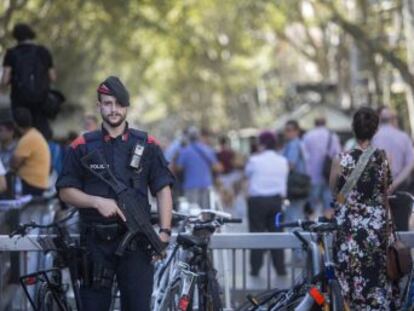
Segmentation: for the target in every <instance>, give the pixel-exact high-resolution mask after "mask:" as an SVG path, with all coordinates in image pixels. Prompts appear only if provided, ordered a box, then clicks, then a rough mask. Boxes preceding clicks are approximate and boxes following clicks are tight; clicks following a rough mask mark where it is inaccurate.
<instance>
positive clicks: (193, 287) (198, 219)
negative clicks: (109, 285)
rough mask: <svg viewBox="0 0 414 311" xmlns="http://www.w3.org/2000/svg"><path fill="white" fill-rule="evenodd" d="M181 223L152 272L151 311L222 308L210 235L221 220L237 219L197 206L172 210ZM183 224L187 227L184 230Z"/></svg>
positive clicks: (228, 221)
mask: <svg viewBox="0 0 414 311" xmlns="http://www.w3.org/2000/svg"><path fill="white" fill-rule="evenodd" d="M175 217H180V218H181V219H182V223H181V225H180V227H179V231H178V235H177V238H176V241H175V243H174V244H172V245H171V248H170V251H169V254H168V256H167V258H166V259H165V260H164V261H163V262H161V263H160V264H159V266H158V267H157V269H156V273H155V282H154V291H153V308H152V310H154V311H166V310H170V311H189V310H193V306H197V310H209V311H220V310H222V309H223V308H222V305H221V299H220V289H219V284H218V280H217V277H216V273H217V272H216V270H215V269H214V267H213V263H212V260H211V253H210V249H209V244H210V239H211V236H212V235H213V234H214V232H216V230H217V229H219V228H220V227H221V226H222V225H223V224H225V223H240V222H241V219H232V218H231V215H230V214H228V213H223V212H218V211H212V210H200V211H199V212H198V213H196V214H193V215H190V216H188V215H183V214H179V213H175ZM186 228H187V230H185V229H186Z"/></svg>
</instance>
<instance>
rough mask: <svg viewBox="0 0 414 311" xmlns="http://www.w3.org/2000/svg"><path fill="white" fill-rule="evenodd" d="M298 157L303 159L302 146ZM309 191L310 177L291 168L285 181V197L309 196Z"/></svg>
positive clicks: (292, 198)
mask: <svg viewBox="0 0 414 311" xmlns="http://www.w3.org/2000/svg"><path fill="white" fill-rule="evenodd" d="M299 154H300V157H299V160H300V159H303V160H304V156H303V151H302V148H301V149H300V152H299ZM310 191H311V178H310V176H309V175H307V174H304V173H300V172H297V171H295V170H291V171H290V172H289V175H288V181H287V198H288V199H289V200H300V199H306V198H307V197H309V194H310Z"/></svg>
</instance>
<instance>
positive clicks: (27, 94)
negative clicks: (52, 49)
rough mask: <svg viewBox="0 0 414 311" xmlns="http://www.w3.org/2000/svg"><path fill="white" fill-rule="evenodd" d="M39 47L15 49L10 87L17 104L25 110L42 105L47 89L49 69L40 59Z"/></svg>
mask: <svg viewBox="0 0 414 311" xmlns="http://www.w3.org/2000/svg"><path fill="white" fill-rule="evenodd" d="M40 49H41V48H40V47H39V46H36V45H33V46H30V47H29V48H18V49H16V63H15V66H14V67H13V72H12V75H13V79H12V87H13V93H14V94H16V98H17V99H18V102H19V103H20V104H21V105H22V106H25V107H27V108H31V107H33V106H34V105H36V104H39V103H42V102H43V101H44V100H45V99H46V97H47V93H48V89H49V68H47V67H46V65H45V64H44V63H43V61H42V59H41V58H40Z"/></svg>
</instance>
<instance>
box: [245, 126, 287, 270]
mask: <svg viewBox="0 0 414 311" xmlns="http://www.w3.org/2000/svg"><path fill="white" fill-rule="evenodd" d="M275 145H276V139H275V136H274V135H273V134H272V133H271V132H264V133H262V134H260V136H259V152H258V153H255V154H254V155H252V156H251V157H250V159H249V161H248V163H247V165H246V168H245V175H246V177H247V179H248V201H247V205H248V215H249V230H250V232H276V231H278V230H277V229H276V228H275V221H274V220H275V215H276V214H277V213H278V212H280V211H281V209H282V200H283V197H285V196H286V188H287V178H288V173H289V165H288V161H287V160H286V158H284V157H283V156H281V155H279V154H277V153H276V151H275V150H274V149H275ZM271 253H272V261H273V265H274V267H275V269H276V272H277V274H278V275H281V276H282V275H286V270H285V265H284V253H283V250H272V251H271ZM262 265H263V250H252V251H251V253H250V267H251V270H250V274H251V275H252V276H257V275H258V274H259V272H260V268H261V267H262Z"/></svg>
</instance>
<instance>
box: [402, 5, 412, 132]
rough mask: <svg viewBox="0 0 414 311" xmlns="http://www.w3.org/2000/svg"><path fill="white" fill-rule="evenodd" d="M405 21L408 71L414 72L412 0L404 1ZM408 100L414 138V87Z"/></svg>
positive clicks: (410, 87)
mask: <svg viewBox="0 0 414 311" xmlns="http://www.w3.org/2000/svg"><path fill="white" fill-rule="evenodd" d="M403 19H404V34H405V44H406V48H407V63H408V70H410V71H411V72H414V42H413V39H414V4H413V2H412V1H411V0H404V1H403ZM406 99H407V108H408V119H409V122H410V128H411V136H414V87H413V85H409V86H407V89H406Z"/></svg>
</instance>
